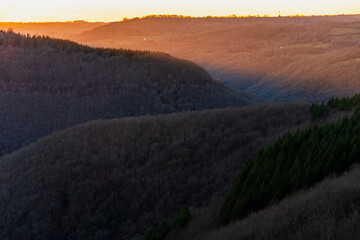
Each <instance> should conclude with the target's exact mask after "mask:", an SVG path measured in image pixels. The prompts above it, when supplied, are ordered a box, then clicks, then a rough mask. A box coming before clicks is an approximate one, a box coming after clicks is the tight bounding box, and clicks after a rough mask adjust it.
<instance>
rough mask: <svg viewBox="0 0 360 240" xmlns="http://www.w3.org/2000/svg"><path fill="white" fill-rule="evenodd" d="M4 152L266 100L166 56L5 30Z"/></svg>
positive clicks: (0, 75)
mask: <svg viewBox="0 0 360 240" xmlns="http://www.w3.org/2000/svg"><path fill="white" fill-rule="evenodd" d="M0 93H1V94H0V155H1V154H3V153H6V152H11V151H13V150H15V149H18V148H19V147H21V146H23V145H27V144H29V143H31V142H33V141H35V140H36V139H38V138H39V137H42V136H46V135H49V134H50V133H52V132H53V131H56V130H60V129H64V128H67V127H71V126H73V125H76V124H79V123H83V122H87V121H89V120H95V119H109V118H115V117H123V116H137V115H142V114H158V113H171V112H179V111H184V110H198V109H211V108H223V107H227V106H242V105H248V104H253V103H258V102H261V99H259V98H257V97H255V96H253V95H250V94H246V93H242V92H237V91H234V90H232V89H230V88H228V87H226V86H224V85H222V84H221V83H218V82H215V81H213V80H212V79H211V77H210V76H209V74H208V73H207V72H206V71H205V70H204V69H202V68H201V67H199V66H197V65H196V64H194V63H191V62H188V61H183V60H180V59H176V58H174V57H171V56H169V55H167V54H161V53H150V52H143V51H130V50H121V49H120V50H116V49H100V48H90V47H87V46H82V45H79V44H76V43H74V42H71V41H64V40H58V39H51V38H48V37H31V36H22V35H19V34H15V33H12V32H0Z"/></svg>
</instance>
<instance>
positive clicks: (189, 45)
mask: <svg viewBox="0 0 360 240" xmlns="http://www.w3.org/2000/svg"><path fill="white" fill-rule="evenodd" d="M190 21H192V25H188V22H190ZM175 22H176V23H177V26H176V24H175ZM145 27H146V28H145ZM183 28H185V30H184V29H183ZM128 29H138V30H139V31H137V34H136V35H132V34H130V32H128ZM143 29H147V30H148V31H150V30H151V29H154V33H153V34H148V32H146V31H142V30H143ZM156 29H161V31H160V32H158V31H156ZM173 30H174V31H173ZM111 33H115V35H116V33H119V35H116V37H111ZM76 40H77V41H80V42H83V43H87V44H90V45H93V46H106V47H125V48H131V49H143V50H152V51H164V52H168V53H170V54H172V55H173V56H177V57H180V58H184V59H188V60H191V61H194V62H196V63H198V64H199V65H201V66H203V67H204V68H206V69H207V70H208V71H209V72H210V74H211V75H212V76H213V77H214V78H220V79H221V81H223V82H224V83H227V84H228V85H229V86H232V87H234V88H236V89H239V90H243V91H247V92H251V93H254V94H256V95H258V96H261V97H262V98H264V99H266V100H268V101H298V100H306V101H311V102H313V101H326V100H327V99H328V98H329V97H335V96H336V97H343V96H347V95H352V94H355V93H357V92H359V91H360V84H359V81H358V79H359V76H360V72H359V69H360V67H359V66H360V45H359V41H360V16H359V15H355V16H334V17H331V16H329V17H294V18H243V19H233V18H223V19H221V18H219V19H216V18H215V19H212V18H203V19H157V20H156V19H138V20H132V21H125V22H121V23H112V24H108V25H105V26H100V27H98V28H95V29H93V30H91V31H87V32H84V33H82V34H80V35H79V37H78V38H77V39H76Z"/></svg>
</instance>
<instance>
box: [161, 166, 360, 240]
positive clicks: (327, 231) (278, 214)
mask: <svg viewBox="0 0 360 240" xmlns="http://www.w3.org/2000/svg"><path fill="white" fill-rule="evenodd" d="M359 181H360V168H359V166H358V165H355V166H354V167H352V168H351V169H350V170H349V172H346V173H344V174H343V175H341V176H338V177H335V176H333V177H331V178H327V179H325V180H323V181H322V182H321V183H319V184H317V185H316V186H314V187H313V188H310V189H307V190H305V191H299V192H297V193H294V194H293V195H292V196H290V197H287V198H286V199H284V200H283V201H281V202H280V203H279V204H276V205H273V206H271V207H269V208H267V209H264V210H262V211H259V212H256V213H253V214H251V215H250V216H249V217H247V218H245V219H244V220H241V221H237V222H234V223H232V224H230V225H229V226H227V227H224V228H222V229H220V230H218V229H217V228H216V221H217V217H218V215H217V214H216V213H217V212H218V211H219V204H218V202H214V203H213V204H211V206H209V207H207V208H204V209H201V210H199V211H197V212H196V213H194V220H193V221H192V222H191V223H190V224H189V225H188V226H187V227H186V228H185V229H184V230H183V231H182V232H180V233H176V234H171V235H170V236H169V238H168V239H172V240H202V239H207V240H215V239H216V240H220V239H221V240H235V239H236V240H245V239H253V240H260V239H261V240H265V239H266V240H275V239H276V240H285V239H293V240H303V239H308V240H328V239H331V240H333V239H334V240H335V239H359V237H360V231H359V228H358V223H359V220H360V219H359V212H360V205H359V202H360V199H359V196H360V189H359Z"/></svg>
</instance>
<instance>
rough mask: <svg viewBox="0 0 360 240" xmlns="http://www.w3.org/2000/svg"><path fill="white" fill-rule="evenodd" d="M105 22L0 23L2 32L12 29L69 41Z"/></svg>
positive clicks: (22, 32) (17, 31)
mask: <svg viewBox="0 0 360 240" xmlns="http://www.w3.org/2000/svg"><path fill="white" fill-rule="evenodd" d="M105 24H106V23H103V22H85V21H74V22H29V23H22V22H16V23H12V22H0V30H3V31H8V30H9V29H11V30H12V31H14V32H16V33H21V34H30V35H40V36H42V35H46V36H50V37H56V38H63V39H69V38H72V37H74V36H75V35H77V34H79V32H84V31H89V30H91V29H93V28H96V27H100V26H103V25H105Z"/></svg>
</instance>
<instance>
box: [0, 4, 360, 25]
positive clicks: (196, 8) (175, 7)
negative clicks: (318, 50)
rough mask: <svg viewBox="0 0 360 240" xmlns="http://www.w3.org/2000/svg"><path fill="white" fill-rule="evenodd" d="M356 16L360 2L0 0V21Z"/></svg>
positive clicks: (359, 8) (359, 9) (359, 11)
mask: <svg viewBox="0 0 360 240" xmlns="http://www.w3.org/2000/svg"><path fill="white" fill-rule="evenodd" d="M278 10H280V11H281V14H282V15H294V14H305V15H312V14H316V15H324V14H341V13H345V14H358V13H359V14H360V0H232V1H231V0H218V1H214V0H126V1H123V0H117V1H116V0H1V7H0V21H67V20H77V19H82V20H88V21H116V20H121V19H122V18H124V17H135V16H144V15H149V14H179V15H180V14H182V15H192V16H207V15H231V14H236V15H249V14H251V15H256V14H259V15H264V14H269V15H277V12H278Z"/></svg>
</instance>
